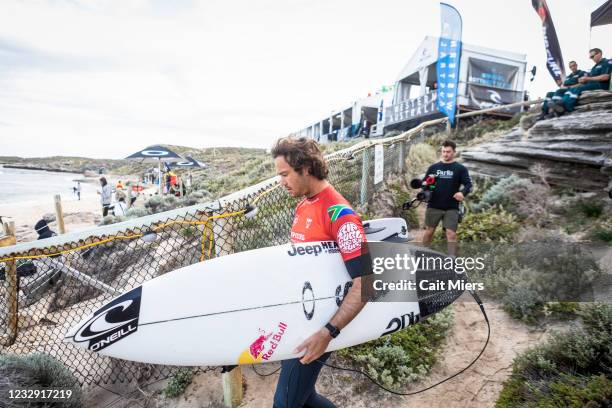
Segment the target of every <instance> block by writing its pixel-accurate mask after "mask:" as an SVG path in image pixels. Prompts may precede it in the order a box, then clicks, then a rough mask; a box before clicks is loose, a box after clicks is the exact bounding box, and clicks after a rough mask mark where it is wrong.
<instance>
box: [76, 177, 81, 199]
mask: <svg viewBox="0 0 612 408" xmlns="http://www.w3.org/2000/svg"><path fill="white" fill-rule="evenodd" d="M76 193H77V198H78V200H79V201H81V182H80V181H77V186H76Z"/></svg>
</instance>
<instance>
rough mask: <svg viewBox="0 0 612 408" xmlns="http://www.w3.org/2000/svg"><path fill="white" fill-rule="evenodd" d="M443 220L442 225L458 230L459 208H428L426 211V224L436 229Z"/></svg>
mask: <svg viewBox="0 0 612 408" xmlns="http://www.w3.org/2000/svg"><path fill="white" fill-rule="evenodd" d="M440 220H442V226H443V227H444V228H445V229H449V230H451V231H457V227H458V226H459V210H455V209H450V210H439V209H437V208H427V211H425V225H426V226H428V227H431V228H433V229H436V227H437V226H438V224H439V223H440Z"/></svg>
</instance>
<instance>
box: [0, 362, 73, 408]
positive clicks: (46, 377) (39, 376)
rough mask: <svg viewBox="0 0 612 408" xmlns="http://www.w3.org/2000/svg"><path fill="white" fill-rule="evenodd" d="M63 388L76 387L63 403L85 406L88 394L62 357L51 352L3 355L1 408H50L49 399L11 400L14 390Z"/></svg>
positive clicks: (65, 404) (0, 384)
mask: <svg viewBox="0 0 612 408" xmlns="http://www.w3.org/2000/svg"><path fill="white" fill-rule="evenodd" d="M28 388H30V389H32V388H40V389H43V388H63V389H70V390H72V395H71V397H70V399H66V400H65V401H62V403H61V406H62V407H67V408H79V407H83V406H84V397H83V394H82V392H81V388H80V385H79V383H78V381H77V379H76V378H75V377H74V375H73V374H72V373H71V372H70V371H69V370H68V369H67V368H66V367H65V366H64V365H63V364H62V363H61V362H59V361H58V360H56V359H55V358H53V357H51V356H49V355H47V354H29V355H23V356H21V355H20V356H18V355H14V354H2V355H0V407H16V406H19V407H21V406H23V407H25V406H27V407H33V408H34V407H40V408H43V407H49V406H51V404H50V403H48V402H27V403H24V404H23V405H16V402H15V400H9V399H8V396H9V395H8V390H10V389H28Z"/></svg>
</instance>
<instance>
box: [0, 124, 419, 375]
mask: <svg viewBox="0 0 612 408" xmlns="http://www.w3.org/2000/svg"><path fill="white" fill-rule="evenodd" d="M420 130H421V127H419V128H416V129H414V130H412V131H410V132H407V133H404V134H403V135H400V136H397V137H394V138H389V139H381V140H369V141H365V142H362V143H359V144H357V145H354V146H352V147H350V148H348V149H344V150H341V151H338V152H334V153H332V154H329V155H328V156H327V160H328V163H329V166H330V177H329V181H330V182H331V183H332V184H333V185H334V186H335V188H336V189H337V190H338V191H339V192H340V193H341V194H342V195H344V197H346V199H347V200H349V202H351V203H352V204H353V206H359V205H364V204H366V203H367V202H368V200H370V198H371V197H372V195H373V194H374V193H375V191H376V190H377V189H380V188H381V186H382V185H383V183H382V182H381V181H380V180H384V179H386V178H387V177H388V176H389V175H391V174H393V173H400V172H402V170H403V169H404V160H405V157H406V155H407V153H408V149H409V148H410V145H411V144H412V143H413V140H414V139H413V137H412V136H413V135H418V134H419V131H420ZM377 146H378V147H377ZM381 150H382V151H381ZM375 181H376V183H375ZM279 187H280V185H279V183H278V179H277V178H272V179H269V180H266V181H264V182H262V183H260V184H258V185H256V186H252V187H250V188H247V189H244V190H242V191H239V192H236V193H234V194H231V195H229V196H226V197H224V198H222V199H220V200H218V201H215V202H211V203H207V204H200V205H196V206H192V207H187V208H181V209H177V210H172V211H168V212H164V213H158V214H154V215H151V216H147V217H142V218H138V219H133V220H130V221H126V222H122V223H118V224H113V225H109V226H103V227H98V228H96V229H92V230H89V231H86V232H80V233H69V234H65V235H62V236H58V237H54V238H50V239H46V240H43V241H35V242H30V243H24V244H18V245H16V246H12V247H7V248H0V323H1V325H0V344H1V346H0V353H14V354H18V355H19V354H27V353H35V352H36V353H45V354H48V355H51V356H53V357H54V358H56V359H57V360H59V361H61V362H62V363H63V364H64V365H66V366H67V367H68V368H69V369H70V370H71V371H72V372H73V373H74V374H75V376H76V377H77V379H78V380H79V381H80V382H81V383H83V384H85V383H87V384H110V383H117V382H131V381H139V382H145V381H150V380H155V379H159V378H165V377H168V376H169V375H171V374H172V373H173V372H175V370H177V367H170V366H158V365H149V364H142V363H134V362H129V361H124V360H118V359H112V358H108V357H105V356H102V355H99V354H96V353H93V352H89V351H87V350H85V349H83V348H80V347H76V346H74V345H72V344H69V343H65V342H63V338H64V335H65V333H66V332H67V331H68V330H69V328H71V327H72V326H74V325H75V324H77V323H79V322H80V321H81V320H82V319H83V317H84V316H86V315H88V314H89V313H92V312H93V311H95V310H97V309H98V308H100V307H101V306H102V305H104V304H105V303H107V302H108V301H109V300H111V299H112V298H114V297H115V296H117V295H119V294H120V293H123V292H126V291H128V290H130V289H133V288H135V287H137V286H139V285H141V284H142V283H143V282H145V281H147V280H150V279H152V278H155V277H157V276H160V275H163V274H165V273H168V272H170V271H173V270H175V269H177V268H181V267H184V266H188V265H192V264H194V263H197V262H201V261H206V260H207V259H210V258H213V257H218V256H223V255H226V254H230V253H234V252H240V251H246V250H250V249H255V248H261V247H266V246H272V245H278V244H281V243H285V242H288V241H289V231H290V228H291V222H292V220H293V211H294V208H295V206H296V204H297V202H298V200H297V199H295V198H292V197H290V196H289V195H288V194H287V193H286V192H285V191H284V189H282V188H279ZM253 207H256V208H257V211H256V213H255V211H249V210H250V209H251V208H253Z"/></svg>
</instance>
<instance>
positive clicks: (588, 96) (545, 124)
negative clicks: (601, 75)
mask: <svg viewBox="0 0 612 408" xmlns="http://www.w3.org/2000/svg"><path fill="white" fill-rule="evenodd" d="M532 116H535V114H533V115H532ZM524 119H525V120H522V121H521V125H519V126H517V127H516V128H513V129H512V130H511V131H510V132H509V133H507V134H505V135H502V136H500V137H499V138H497V139H495V140H493V141H490V142H487V143H484V144H481V145H477V146H474V147H470V148H468V149H466V150H464V151H463V152H462V153H461V158H462V159H463V161H464V164H465V165H466V167H468V168H469V169H470V171H471V172H472V173H475V174H481V175H487V176H494V177H503V176H508V175H510V174H512V173H515V174H519V175H523V176H533V171H534V170H533V169H534V166H535V165H537V169H539V170H538V171H544V172H546V179H547V180H548V181H549V182H550V183H551V184H555V185H561V186H568V187H573V188H577V189H580V190H601V189H604V188H606V187H607V186H608V183H609V182H610V180H611V179H612V92H606V91H593V92H585V93H584V94H583V95H582V96H581V98H580V100H579V104H578V106H577V108H576V110H575V111H574V112H572V113H571V114H566V115H564V116H562V117H560V118H554V119H548V120H541V121H538V122H535V121H534V120H533V119H532V118H529V117H527V118H524Z"/></svg>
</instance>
